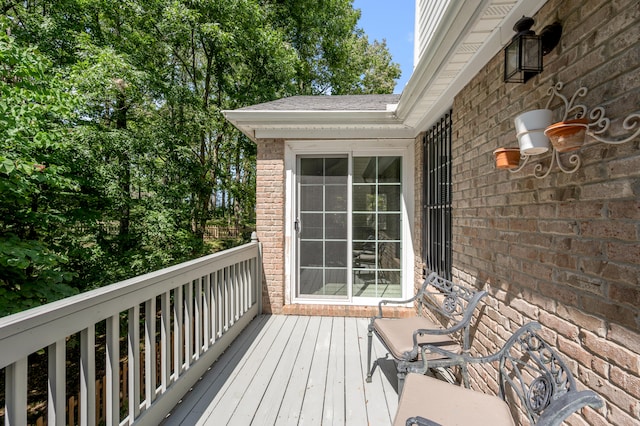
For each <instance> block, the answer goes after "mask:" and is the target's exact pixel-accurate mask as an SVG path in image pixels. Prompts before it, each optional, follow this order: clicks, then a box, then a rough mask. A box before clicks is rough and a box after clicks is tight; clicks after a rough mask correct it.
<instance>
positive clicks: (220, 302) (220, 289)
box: [216, 270, 225, 340]
mask: <svg viewBox="0 0 640 426" xmlns="http://www.w3.org/2000/svg"><path fill="white" fill-rule="evenodd" d="M223 277H224V270H219V271H216V291H217V294H218V295H217V297H216V310H217V311H218V323H217V325H216V330H217V333H216V334H217V336H216V340H217V339H219V338H220V336H222V333H224V315H225V313H224V311H225V309H224V303H225V301H224V281H223Z"/></svg>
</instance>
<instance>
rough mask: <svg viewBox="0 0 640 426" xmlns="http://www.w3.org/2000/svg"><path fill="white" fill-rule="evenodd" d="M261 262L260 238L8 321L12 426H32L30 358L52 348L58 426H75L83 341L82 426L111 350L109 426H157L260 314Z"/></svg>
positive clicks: (8, 420)
mask: <svg viewBox="0 0 640 426" xmlns="http://www.w3.org/2000/svg"><path fill="white" fill-rule="evenodd" d="M260 259H261V256H260V246H259V243H258V242H257V240H256V238H255V234H254V238H253V241H252V242H251V243H249V244H246V245H243V246H241V247H237V248H233V249H230V250H226V251H224V252H220V253H216V254H213V255H210V256H206V257H203V258H200V259H196V260H193V261H189V262H186V263H182V264H180V265H176V266H173V267H170V268H166V269H162V270H160V271H156V272H152V273H149V274H146V275H143V276H140V277H136V278H132V279H129V280H126V281H122V282H119V283H117V284H113V285H110V286H107V287H103V288H100V289H97V290H94V291H89V292H86V293H82V294H79V295H77V296H74V297H70V298H67V299H63V300H60V301H57V302H54V303H49V304H47V305H43V306H40V307H37V308H34V309H31V310H28V311H24V312H21V313H18V314H15V315H11V316H8V317H4V318H0V370H1V369H3V368H4V370H5V407H4V408H5V412H4V417H5V425H26V424H27V394H28V392H29V389H28V387H27V370H28V356H29V355H30V354H32V353H34V352H36V351H41V350H43V349H46V352H47V359H48V375H47V383H48V403H47V413H48V415H47V417H48V424H49V425H54V424H56V425H62V424H66V419H65V417H66V414H65V404H66V401H67V398H66V395H65V393H66V384H67V374H66V371H65V369H66V368H65V366H66V360H65V350H66V341H67V339H68V338H69V336H72V335H74V334H76V333H79V336H80V339H79V341H80V347H81V348H80V379H79V380H80V398H79V404H78V405H79V409H78V411H79V412H78V415H79V421H78V423H79V424H81V425H92V424H95V422H96V353H102V352H103V351H104V353H105V354H106V360H105V361H106V364H105V366H106V368H105V374H106V396H105V401H106V413H105V422H106V424H108V425H117V424H133V423H135V424H153V425H157V424H158V423H159V422H160V421H161V420H162V419H163V418H164V417H165V415H166V414H167V413H168V412H169V411H170V410H171V409H172V408H173V407H174V406H175V405H176V404H177V403H178V401H179V400H180V398H181V397H182V396H183V395H184V394H185V393H186V392H187V391H188V389H189V388H190V387H191V386H192V385H193V384H194V383H195V382H196V381H197V380H198V378H199V377H200V376H202V374H203V373H204V372H205V371H206V370H207V368H209V366H210V365H211V364H212V363H213V362H214V361H215V360H216V359H217V358H218V356H219V355H220V354H221V353H222V352H223V351H224V350H225V349H226V348H227V347H228V346H229V344H230V343H231V342H232V341H233V339H235V338H236V337H237V336H238V334H239V333H240V332H241V331H242V329H243V328H244V327H245V326H246V325H247V324H248V323H249V322H250V321H251V319H253V318H254V317H255V316H256V315H258V314H259V313H260V311H261V303H260V302H261V298H262V295H261V275H262V273H261V270H260V266H261V260H260ZM102 321H105V322H106V325H105V324H104V323H102ZM121 324H126V325H125V326H124V327H122V328H123V330H122V331H121ZM125 328H126V329H125ZM98 329H99V331H100V332H101V333H100V335H98V334H97V331H98ZM103 332H104V335H102V334H103ZM141 334H142V336H141ZM97 336H98V337H99V340H102V339H103V337H106V343H105V344H104V348H98V347H97V346H96V337H97ZM121 341H122V342H123V347H124V346H125V345H126V348H127V356H126V363H127V367H128V368H127V374H128V377H127V385H128V389H127V390H126V395H122V394H121V391H120V371H119V370H120V358H121V356H120V352H121V351H120V345H121ZM158 366H159V370H160V371H157V369H158ZM143 390H144V393H143V394H142V391H143ZM141 394H142V395H141Z"/></svg>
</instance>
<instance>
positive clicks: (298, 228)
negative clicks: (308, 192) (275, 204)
mask: <svg viewBox="0 0 640 426" xmlns="http://www.w3.org/2000/svg"><path fill="white" fill-rule="evenodd" d="M293 228H294V229H295V230H296V233H298V234H299V233H300V231H301V230H302V226H301V224H300V218H299V217H296V220H295V222H293Z"/></svg>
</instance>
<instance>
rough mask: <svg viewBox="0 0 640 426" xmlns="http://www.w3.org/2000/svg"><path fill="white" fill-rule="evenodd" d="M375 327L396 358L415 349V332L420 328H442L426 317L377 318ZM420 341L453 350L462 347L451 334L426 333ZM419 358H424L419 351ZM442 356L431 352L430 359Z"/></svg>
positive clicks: (459, 349)
mask: <svg viewBox="0 0 640 426" xmlns="http://www.w3.org/2000/svg"><path fill="white" fill-rule="evenodd" d="M373 327H374V329H375V330H376V332H377V333H378V335H379V336H380V338H381V339H382V340H383V341H384V343H385V344H386V345H387V347H388V348H389V350H390V351H391V354H392V355H393V357H394V358H396V359H404V357H403V356H402V354H403V353H404V352H407V351H411V350H412V349H413V332H414V330H417V329H419V328H428V329H437V328H442V327H440V326H439V325H437V324H435V323H434V322H433V321H431V320H429V319H428V318H424V317H417V316H416V317H411V318H376V320H375V321H374V322H373ZM418 343H428V344H430V345H434V346H440V347H442V349H446V350H448V351H451V352H455V353H460V351H461V348H460V345H459V344H458V343H456V342H455V341H454V340H452V339H451V337H450V336H448V335H446V334H443V335H433V334H425V335H423V336H421V337H419V338H418ZM418 358H422V357H421V355H420V353H418ZM438 358H442V356H441V355H440V354H430V355H429V359H438Z"/></svg>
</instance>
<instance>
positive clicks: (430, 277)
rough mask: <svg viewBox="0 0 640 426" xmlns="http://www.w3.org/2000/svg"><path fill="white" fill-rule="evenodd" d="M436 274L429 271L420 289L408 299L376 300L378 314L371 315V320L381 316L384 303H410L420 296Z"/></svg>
mask: <svg viewBox="0 0 640 426" xmlns="http://www.w3.org/2000/svg"><path fill="white" fill-rule="evenodd" d="M437 276H438V274H436V273H435V272H432V273H430V274H429V276H428V277H427V278H425V280H424V283H423V284H422V288H421V289H420V291H419V292H417V293H416V295H415V296H413V297H411V298H409V299H406V300H389V299H383V300H381V301H380V302H378V315H377V316H375V317H373V318H372V319H371V321H373V320H375V319H376V318H382V306H384V305H388V304H395V305H406V304H407V303H411V302H413V301H415V300H416V299H417V298H418V297H419V296H422V293H423V292H424V289H425V288H426V287H427V286H428V285H429V283H430V282H431V281H433V279H434V278H436V277H437Z"/></svg>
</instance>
